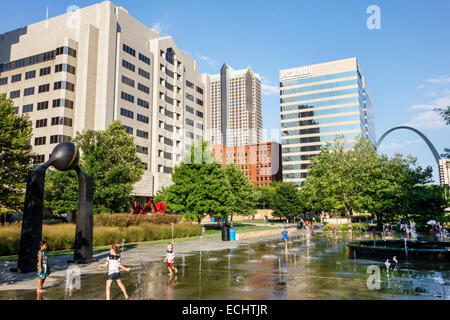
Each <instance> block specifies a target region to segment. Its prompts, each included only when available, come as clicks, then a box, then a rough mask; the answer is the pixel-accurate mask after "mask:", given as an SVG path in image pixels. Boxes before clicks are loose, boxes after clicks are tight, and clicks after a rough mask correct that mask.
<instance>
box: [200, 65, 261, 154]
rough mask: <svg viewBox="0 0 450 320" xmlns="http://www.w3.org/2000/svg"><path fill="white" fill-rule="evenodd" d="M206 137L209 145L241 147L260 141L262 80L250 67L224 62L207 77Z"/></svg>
mask: <svg viewBox="0 0 450 320" xmlns="http://www.w3.org/2000/svg"><path fill="white" fill-rule="evenodd" d="M209 94H210V97H209V99H210V100H209V106H210V112H209V113H208V137H207V139H208V140H210V141H211V142H212V144H213V145H214V144H223V145H225V146H241V145H248V144H250V143H256V142H260V141H261V140H262V112H261V79H260V76H259V75H258V74H257V73H254V72H253V71H252V69H251V68H250V67H248V68H247V69H242V70H234V69H233V68H231V67H230V66H228V65H227V64H224V65H223V66H222V68H221V70H220V73H219V74H214V75H211V76H210V82H209Z"/></svg>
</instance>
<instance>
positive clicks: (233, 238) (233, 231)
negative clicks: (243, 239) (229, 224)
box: [230, 228, 236, 241]
mask: <svg viewBox="0 0 450 320" xmlns="http://www.w3.org/2000/svg"><path fill="white" fill-rule="evenodd" d="M230 241H236V229H235V228H230Z"/></svg>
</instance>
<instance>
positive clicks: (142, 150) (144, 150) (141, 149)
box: [136, 145, 148, 154]
mask: <svg viewBox="0 0 450 320" xmlns="http://www.w3.org/2000/svg"><path fill="white" fill-rule="evenodd" d="M136 152H138V153H142V154H148V148H147V147H143V146H139V145H136Z"/></svg>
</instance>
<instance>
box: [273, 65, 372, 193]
mask: <svg viewBox="0 0 450 320" xmlns="http://www.w3.org/2000/svg"><path fill="white" fill-rule="evenodd" d="M280 98H281V99H280V103H281V108H280V109H281V130H282V161H283V181H287V182H294V183H295V184H297V185H298V186H301V184H302V182H303V181H304V180H305V179H306V176H307V172H308V166H309V164H310V159H311V157H313V156H315V155H317V154H319V153H320V148H321V146H322V145H324V144H325V143H326V142H327V141H332V140H334V138H335V137H336V135H343V136H344V138H345V140H346V143H348V145H349V146H351V144H352V143H353V142H354V141H355V138H356V137H358V136H362V137H364V138H367V139H368V140H369V141H371V142H372V143H373V144H375V141H376V140H375V122H374V114H373V106H372V100H371V97H370V94H369V91H368V89H367V85H366V81H365V79H364V77H363V76H362V73H361V70H360V67H359V64H358V60H357V59H356V58H349V59H343V60H337V61H331V62H325V63H320V64H314V65H307V66H302V67H297V68H292V69H285V70H281V71H280Z"/></svg>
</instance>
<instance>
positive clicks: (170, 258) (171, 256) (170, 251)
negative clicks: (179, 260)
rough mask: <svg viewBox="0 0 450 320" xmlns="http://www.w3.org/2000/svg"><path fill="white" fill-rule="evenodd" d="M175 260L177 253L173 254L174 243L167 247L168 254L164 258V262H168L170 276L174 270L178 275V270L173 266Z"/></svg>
mask: <svg viewBox="0 0 450 320" xmlns="http://www.w3.org/2000/svg"><path fill="white" fill-rule="evenodd" d="M174 260H175V253H173V243H169V244H168V245H167V253H166V257H165V258H164V262H167V268H168V269H169V274H170V275H172V269H174V270H175V273H178V270H177V268H175V267H174V266H173V261H174Z"/></svg>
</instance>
